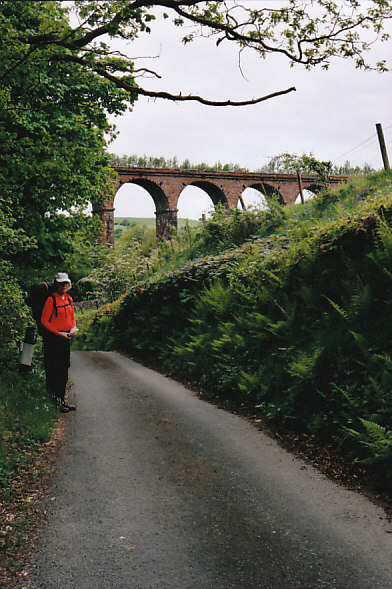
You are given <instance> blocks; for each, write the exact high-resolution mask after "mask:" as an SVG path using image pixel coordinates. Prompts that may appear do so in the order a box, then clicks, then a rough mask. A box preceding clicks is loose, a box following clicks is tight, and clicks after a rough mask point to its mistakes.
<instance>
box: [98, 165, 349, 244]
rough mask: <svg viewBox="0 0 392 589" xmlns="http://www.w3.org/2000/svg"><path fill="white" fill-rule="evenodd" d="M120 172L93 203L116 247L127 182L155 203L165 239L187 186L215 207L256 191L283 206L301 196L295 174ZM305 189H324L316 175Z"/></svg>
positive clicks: (336, 179) (337, 179)
mask: <svg viewBox="0 0 392 589" xmlns="http://www.w3.org/2000/svg"><path fill="white" fill-rule="evenodd" d="M113 168H114V170H115V172H116V173H117V181H116V185H115V193H114V196H113V197H112V198H111V199H108V200H106V201H105V202H104V203H103V204H102V205H95V204H93V214H98V215H99V216H100V218H101V220H102V222H103V231H102V241H103V242H104V243H106V244H108V245H111V246H113V245H114V210H115V208H114V200H115V195H116V193H117V191H118V190H119V189H120V188H121V186H123V184H126V183H132V184H137V185H138V186H141V187H142V188H144V189H145V190H147V192H148V193H149V194H150V196H151V197H152V199H153V201H154V203H155V209H156V210H155V215H156V233H157V237H159V238H165V237H167V236H168V235H169V234H170V231H171V229H172V228H176V227H177V211H178V207H177V204H178V199H179V197H180V195H181V192H182V191H183V190H184V188H186V187H187V186H197V187H198V188H201V189H202V190H204V191H205V192H206V193H207V194H208V196H209V197H210V198H211V201H212V203H213V204H214V206H216V205H217V204H219V203H221V204H223V205H224V206H225V207H237V206H238V203H239V202H240V200H241V195H242V192H243V191H244V190H245V189H246V188H254V189H256V190H258V191H259V192H260V193H261V194H262V195H264V196H266V197H267V198H268V196H271V195H272V194H274V193H275V194H277V195H278V197H279V198H280V200H281V202H282V204H287V205H288V204H293V203H294V202H295V200H296V198H297V196H298V193H299V188H298V179H297V176H296V175H295V174H266V173H259V172H222V171H218V172H216V171H204V170H183V169H173V170H171V169H162V168H134V167H122V166H113ZM346 180H347V178H346V177H344V176H332V177H330V178H329V180H328V183H329V184H330V185H332V184H341V183H342V182H345V181H346ZM302 188H303V189H304V190H310V191H311V192H317V191H318V190H319V189H320V188H321V183H320V180H319V179H318V178H317V177H316V176H302Z"/></svg>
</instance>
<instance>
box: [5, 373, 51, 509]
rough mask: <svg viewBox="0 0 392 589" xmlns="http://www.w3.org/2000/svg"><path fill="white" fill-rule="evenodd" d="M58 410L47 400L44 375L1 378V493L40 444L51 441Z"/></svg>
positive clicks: (6, 491)
mask: <svg viewBox="0 0 392 589" xmlns="http://www.w3.org/2000/svg"><path fill="white" fill-rule="evenodd" d="M56 415H57V409H56V408H55V406H54V405H53V403H52V402H51V400H50V399H49V398H48V396H47V393H46V390H45V382H44V378H43V376H42V374H40V373H34V374H27V375H20V374H17V373H16V372H3V373H2V374H1V376H0V492H1V494H2V495H3V496H5V497H6V496H7V493H8V492H9V489H8V483H9V481H10V479H11V478H12V477H14V476H16V475H17V473H18V471H19V470H20V469H21V468H24V467H25V466H26V465H27V464H28V463H29V461H31V458H32V455H33V454H34V451H35V448H36V446H37V444H38V443H39V442H46V441H48V440H49V439H50V435H51V431H52V428H53V423H54V417H55V416H56Z"/></svg>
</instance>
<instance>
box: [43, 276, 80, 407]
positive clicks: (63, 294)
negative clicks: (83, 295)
mask: <svg viewBox="0 0 392 589" xmlns="http://www.w3.org/2000/svg"><path fill="white" fill-rule="evenodd" d="M70 288H71V281H70V279H69V278H68V274H66V273H65V272H58V273H57V274H56V276H55V278H54V282H53V285H52V289H51V290H52V291H53V294H51V295H50V296H48V297H47V299H46V302H45V304H44V308H43V310H42V315H41V326H42V328H43V329H42V330H41V333H42V337H43V344H44V367H45V372H46V386H47V389H48V390H49V391H50V393H51V395H52V396H53V399H54V400H55V401H56V402H57V403H58V404H59V407H60V411H61V412H62V413H68V412H69V411H74V410H75V409H76V407H75V406H74V405H69V404H68V403H66V402H65V390H66V386H67V381H68V368H69V366H70V351H71V350H70V349H71V339H72V338H73V337H74V336H75V335H76V333H77V331H78V329H77V327H76V321H75V316H74V310H73V301H72V298H71V297H70V296H69V294H68V290H69V289H70Z"/></svg>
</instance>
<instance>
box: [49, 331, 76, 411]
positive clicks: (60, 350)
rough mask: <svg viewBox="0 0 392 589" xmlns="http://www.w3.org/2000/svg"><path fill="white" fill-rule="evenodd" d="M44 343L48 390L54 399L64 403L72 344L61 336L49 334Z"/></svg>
mask: <svg viewBox="0 0 392 589" xmlns="http://www.w3.org/2000/svg"><path fill="white" fill-rule="evenodd" d="M43 343H44V367H45V373H46V388H47V389H48V391H49V392H50V393H51V395H52V396H53V398H54V399H59V400H60V401H64V397H65V388H66V386H67V382H68V368H69V366H70V348H71V342H70V340H68V339H66V338H65V337H61V336H60V335H55V334H51V333H47V334H45V335H44V336H43Z"/></svg>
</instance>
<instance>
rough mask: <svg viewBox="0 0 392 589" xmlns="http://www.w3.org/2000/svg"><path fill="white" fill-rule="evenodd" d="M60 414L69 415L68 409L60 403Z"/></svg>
mask: <svg viewBox="0 0 392 589" xmlns="http://www.w3.org/2000/svg"><path fill="white" fill-rule="evenodd" d="M59 409H60V413H69V412H70V409H69V408H68V407H67V405H66V404H65V403H60V405H59Z"/></svg>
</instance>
